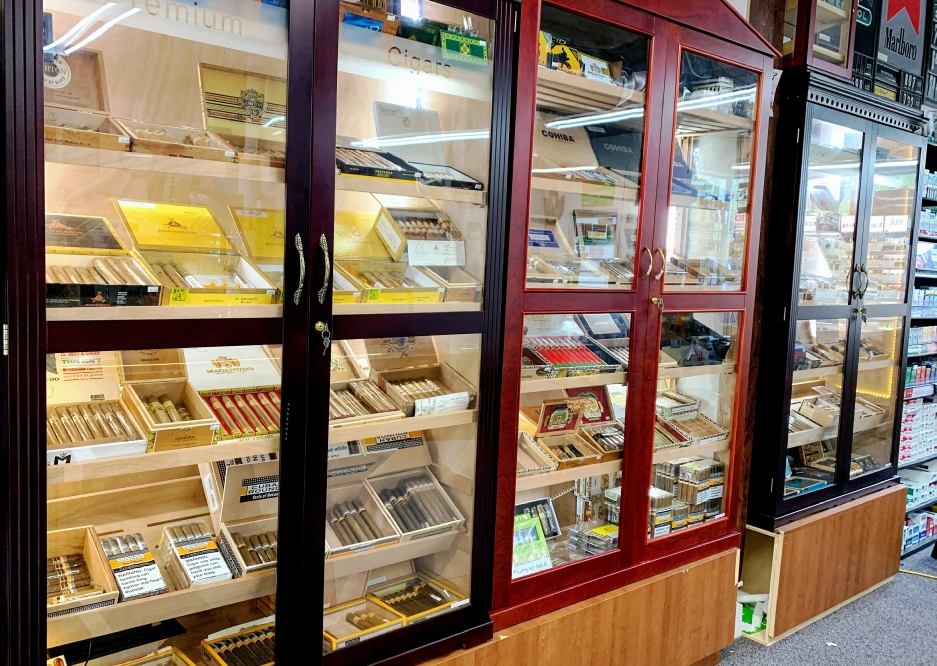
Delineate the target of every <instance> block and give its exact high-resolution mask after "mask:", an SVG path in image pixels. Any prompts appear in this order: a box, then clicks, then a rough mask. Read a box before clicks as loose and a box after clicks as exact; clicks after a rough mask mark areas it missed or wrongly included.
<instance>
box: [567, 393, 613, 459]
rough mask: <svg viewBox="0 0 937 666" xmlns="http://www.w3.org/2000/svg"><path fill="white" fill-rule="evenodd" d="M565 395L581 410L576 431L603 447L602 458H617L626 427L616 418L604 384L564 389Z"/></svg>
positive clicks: (593, 443)
mask: <svg viewBox="0 0 937 666" xmlns="http://www.w3.org/2000/svg"><path fill="white" fill-rule="evenodd" d="M565 393H566V397H567V398H568V399H569V400H570V402H571V403H573V405H574V407H575V409H576V410H577V411H578V412H579V413H580V414H581V421H580V424H579V434H580V435H581V436H582V437H583V438H584V439H585V440H586V441H588V442H589V443H590V444H592V445H593V446H594V447H595V448H597V449H599V450H600V451H602V462H609V461H612V460H618V459H620V458H621V457H622V453H623V451H624V447H625V429H624V427H623V426H622V424H621V423H619V422H618V421H617V420H616V419H615V414H614V410H613V408H612V402H611V396H610V395H609V392H608V387H607V386H586V387H582V388H575V389H566V390H565Z"/></svg>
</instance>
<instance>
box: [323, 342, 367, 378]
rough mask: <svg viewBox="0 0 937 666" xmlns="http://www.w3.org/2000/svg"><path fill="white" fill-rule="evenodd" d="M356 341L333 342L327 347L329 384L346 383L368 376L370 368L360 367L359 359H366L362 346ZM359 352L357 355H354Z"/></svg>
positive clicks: (365, 352)
mask: <svg viewBox="0 0 937 666" xmlns="http://www.w3.org/2000/svg"><path fill="white" fill-rule="evenodd" d="M358 343H360V341H356V340H333V341H332V344H331V345H330V347H329V358H330V364H329V382H333V383H334V382H348V381H351V380H353V379H362V378H364V377H367V376H368V373H369V372H370V366H368V367H367V368H365V367H363V366H362V365H361V358H360V356H363V357H364V358H365V359H366V358H367V351H366V350H365V349H364V344H363V343H361V344H360V345H359V344H358ZM356 352H359V353H360V355H359V353H356Z"/></svg>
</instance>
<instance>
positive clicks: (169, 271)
mask: <svg viewBox="0 0 937 666" xmlns="http://www.w3.org/2000/svg"><path fill="white" fill-rule="evenodd" d="M163 271H164V272H165V273H166V277H168V278H169V280H170V281H171V282H172V283H173V284H174V285H176V286H177V287H181V288H182V289H188V288H189V283H188V282H186V281H185V280H183V279H182V276H181V275H179V271H177V270H176V267H175V266H173V265H172V264H165V265H164V266H163Z"/></svg>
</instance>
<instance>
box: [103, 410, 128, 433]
mask: <svg viewBox="0 0 937 666" xmlns="http://www.w3.org/2000/svg"><path fill="white" fill-rule="evenodd" d="M101 411H102V412H104V420H105V421H106V422H107V424H108V425H109V426H110V428H111V431H112V432H113V433H114V435H115V436H116V437H118V438H120V439H123V440H128V439H131V436H130V434H129V433H125V432H124V428H123V426H121V425H120V422H119V421H118V420H117V414H115V413H114V409H113V407H111V406H110V405H109V404H107V403H106V402H105V403H104V404H103V405H101Z"/></svg>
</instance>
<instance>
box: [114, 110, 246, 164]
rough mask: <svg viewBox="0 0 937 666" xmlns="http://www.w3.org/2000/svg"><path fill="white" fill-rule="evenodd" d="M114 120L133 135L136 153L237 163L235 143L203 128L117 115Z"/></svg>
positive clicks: (131, 144)
mask: <svg viewBox="0 0 937 666" xmlns="http://www.w3.org/2000/svg"><path fill="white" fill-rule="evenodd" d="M114 122H116V123H117V124H118V125H119V126H120V127H121V129H123V130H124V132H126V133H127V134H128V135H130V150H131V152H134V153H144V154H147V155H165V156H167V157H184V158H188V159H196V160H214V161H218V162H234V159H235V156H236V153H235V150H234V147H233V146H231V145H229V144H228V143H227V142H226V141H224V139H222V138H221V137H219V136H215V135H214V134H212V133H211V132H207V131H205V130H203V129H198V128H195V127H173V126H172V125H160V124H158V123H150V122H147V121H145V120H128V119H124V118H114Z"/></svg>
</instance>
